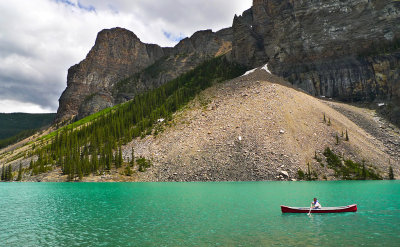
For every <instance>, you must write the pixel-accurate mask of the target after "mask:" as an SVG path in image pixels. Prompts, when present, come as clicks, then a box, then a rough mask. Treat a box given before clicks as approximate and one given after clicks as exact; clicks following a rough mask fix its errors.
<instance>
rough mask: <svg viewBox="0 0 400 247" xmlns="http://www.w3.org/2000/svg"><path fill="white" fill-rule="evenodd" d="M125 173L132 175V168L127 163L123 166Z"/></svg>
mask: <svg viewBox="0 0 400 247" xmlns="http://www.w3.org/2000/svg"><path fill="white" fill-rule="evenodd" d="M125 175H126V176H132V170H131V167H130V166H129V164H128V165H127V166H126V167H125Z"/></svg>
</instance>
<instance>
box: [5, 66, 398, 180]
mask: <svg viewBox="0 0 400 247" xmlns="http://www.w3.org/2000/svg"><path fill="white" fill-rule="evenodd" d="M155 129H156V130H158V131H157V132H155V131H153V132H152V133H151V134H149V135H147V136H143V137H142V138H140V137H138V138H135V139H133V140H132V141H131V142H129V143H127V144H126V145H125V146H123V147H122V148H121V150H122V158H123V160H124V163H125V164H126V165H129V161H131V160H132V157H133V156H132V150H134V156H135V157H136V159H137V158H139V157H144V158H145V159H147V160H151V162H152V165H151V166H150V167H149V168H148V169H147V170H146V171H145V172H139V171H137V172H134V173H133V174H132V175H130V176H126V175H125V167H122V168H117V169H115V168H112V169H111V170H110V171H109V172H106V173H101V175H90V176H87V177H83V178H82V181H92V182H94V181H147V182H148V181H260V180H298V179H306V178H301V174H300V173H299V171H304V173H306V174H307V173H310V174H312V178H311V179H319V180H324V179H328V180H337V179H345V176H348V175H347V174H350V176H354V175H353V173H360V171H361V169H363V168H362V167H363V165H365V167H366V168H367V171H368V172H369V174H372V173H376V174H379V175H380V176H381V177H382V178H385V179H387V178H388V171H389V166H391V167H393V172H394V176H395V177H396V178H399V176H400V163H399V162H400V160H399V157H400V129H399V128H397V127H395V126H393V125H391V124H390V123H388V122H387V121H385V120H384V119H381V118H379V117H378V116H377V115H376V113H375V112H374V111H370V110H367V109H363V108H359V107H354V106H350V105H347V104H341V103H336V102H333V101H327V100H325V99H318V98H316V97H312V96H310V95H308V94H306V93H304V92H303V91H302V90H299V89H296V88H294V87H293V86H292V85H290V83H288V82H286V81H284V80H282V78H279V77H277V76H274V75H272V74H270V73H268V72H267V71H266V68H265V67H264V68H258V69H256V70H255V71H253V72H252V73H247V74H246V75H244V76H241V77H238V78H235V79H233V80H230V81H226V82H222V83H219V84H216V85H214V86H212V87H210V88H208V89H206V90H204V91H203V92H201V93H200V94H199V95H198V96H196V98H195V99H194V100H193V101H191V102H190V103H189V104H188V105H187V106H185V107H184V108H183V109H181V110H180V111H178V112H176V113H175V114H174V117H173V119H171V120H170V121H165V122H162V123H159V124H158V125H157V126H155ZM345 133H348V137H349V138H348V139H347V138H346V134H345ZM327 148H329V149H330V150H331V151H332V152H333V153H334V154H336V156H333V157H334V158H332V157H330V156H328V154H327ZM24 149H26V150H31V147H30V146H29V145H27V146H23V147H22V150H20V151H18V150H16V151H14V152H13V153H12V154H11V155H10V156H2V155H0V163H5V164H11V165H13V166H14V167H18V164H19V163H21V162H22V163H23V164H24V165H25V166H26V167H28V166H29V162H30V158H28V159H25V160H22V161H21V160H20V159H16V158H13V156H12V155H14V157H17V158H18V157H20V156H21V155H19V154H18V152H23V150H24ZM0 154H1V153H0ZM328 157H329V158H328ZM7 160H10V161H9V163H8V161H7ZM335 160H339V161H338V162H337V161H336V163H334V162H335ZM133 169H134V170H137V167H135V166H134V167H133ZM308 169H309V171H310V172H308ZM15 170H16V168H15ZM299 174H300V175H299ZM67 177H68V176H67V175H65V174H63V173H62V171H61V168H59V167H56V168H55V169H52V170H51V171H50V172H46V173H42V174H39V175H29V171H27V172H26V175H25V176H24V180H26V181H67V180H68V178H67ZM368 179H371V178H368Z"/></svg>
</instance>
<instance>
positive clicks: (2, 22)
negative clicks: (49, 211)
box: [0, 0, 251, 112]
mask: <svg viewBox="0 0 400 247" xmlns="http://www.w3.org/2000/svg"><path fill="white" fill-rule="evenodd" d="M250 6H251V0H236V1H232V0H219V1H215V0H191V1H187V0H135V1H130V0H115V1H111V0H107V1H106V0H79V1H78V0H35V1H32V0H13V1H0V102H3V103H1V104H0V112H9V111H8V109H9V106H10V102H14V103H15V102H20V103H19V104H16V105H18V107H23V106H26V108H25V110H24V108H15V109H17V110H18V111H23V112H32V111H39V112H42V110H43V109H45V111H48V110H50V111H56V110H57V107H58V101H57V100H58V98H59V97H60V95H61V92H62V91H63V90H64V89H65V87H66V77H67V70H68V68H69V67H70V66H72V65H74V64H76V63H78V62H80V61H81V60H83V59H84V58H85V56H86V54H87V53H88V52H89V50H90V48H91V47H92V46H93V44H94V41H95V39H96V35H97V33H98V32H99V31H100V30H102V29H105V28H112V27H116V26H119V27H124V28H126V29H129V30H131V31H133V32H134V33H135V34H136V35H137V36H138V37H139V38H140V39H141V40H142V41H143V42H146V43H156V44H159V45H161V46H173V45H175V44H176V43H177V41H176V39H177V38H179V37H183V36H190V35H191V34H193V32H195V31H197V30H201V29H209V28H211V29H213V30H214V31H216V30H219V29H221V28H224V27H228V26H230V25H231V24H232V20H233V16H234V14H235V13H237V14H240V13H241V12H242V11H244V10H245V9H247V8H249V7H250ZM166 34H168V35H166ZM167 36H168V37H167ZM4 102H6V103H4ZM7 102H8V103H7ZM23 102H25V103H23ZM11 105H12V104H11ZM33 106H35V107H36V108H35V107H33Z"/></svg>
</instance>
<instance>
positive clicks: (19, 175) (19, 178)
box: [17, 163, 22, 181]
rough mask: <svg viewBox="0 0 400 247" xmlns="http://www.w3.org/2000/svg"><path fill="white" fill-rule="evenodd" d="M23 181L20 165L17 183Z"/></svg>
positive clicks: (20, 166) (20, 165)
mask: <svg viewBox="0 0 400 247" xmlns="http://www.w3.org/2000/svg"><path fill="white" fill-rule="evenodd" d="M21 180H22V164H21V163H19V170H18V177H17V181H21Z"/></svg>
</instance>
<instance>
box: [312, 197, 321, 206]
mask: <svg viewBox="0 0 400 247" xmlns="http://www.w3.org/2000/svg"><path fill="white" fill-rule="evenodd" d="M321 207H322V206H321V204H319V201H318V200H317V198H315V197H314V201H313V202H312V203H311V208H313V209H321Z"/></svg>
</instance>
